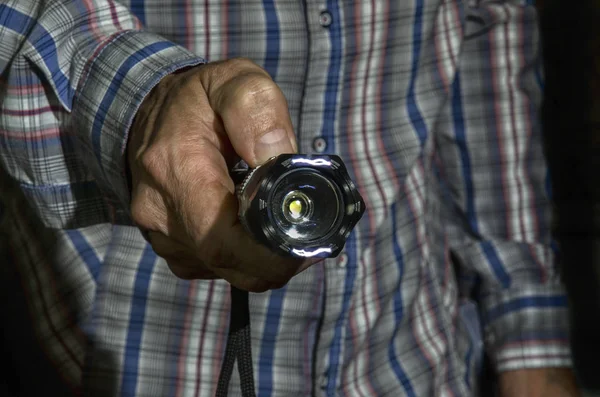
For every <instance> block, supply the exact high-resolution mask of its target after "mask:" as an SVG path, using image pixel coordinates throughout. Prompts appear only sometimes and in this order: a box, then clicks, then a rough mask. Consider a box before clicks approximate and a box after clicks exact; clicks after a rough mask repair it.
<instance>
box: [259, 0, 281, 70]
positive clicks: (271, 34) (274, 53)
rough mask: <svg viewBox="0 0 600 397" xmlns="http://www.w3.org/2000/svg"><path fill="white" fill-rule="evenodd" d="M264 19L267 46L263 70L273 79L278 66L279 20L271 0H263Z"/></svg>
mask: <svg viewBox="0 0 600 397" xmlns="http://www.w3.org/2000/svg"><path fill="white" fill-rule="evenodd" d="M263 7H264V11H265V20H266V22H265V23H266V24H267V26H266V35H267V37H266V41H267V48H266V54H265V63H264V67H265V70H266V71H267V72H268V73H269V74H270V75H271V77H272V78H273V79H275V78H276V76H277V68H278V67H279V52H280V49H279V46H280V43H279V20H278V18H277V11H276V10H275V4H274V2H273V0H263Z"/></svg>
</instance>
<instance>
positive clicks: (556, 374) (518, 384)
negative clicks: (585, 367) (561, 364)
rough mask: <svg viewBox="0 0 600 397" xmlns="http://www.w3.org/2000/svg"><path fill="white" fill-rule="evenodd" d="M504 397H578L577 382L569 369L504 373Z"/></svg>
mask: <svg viewBox="0 0 600 397" xmlns="http://www.w3.org/2000/svg"><path fill="white" fill-rule="evenodd" d="M499 387H500V396H502V397H576V396H580V393H579V391H578V387H577V382H576V380H575V376H574V374H573V372H572V371H571V369H569V368H534V369H518V370H511V371H506V372H502V373H500V375H499Z"/></svg>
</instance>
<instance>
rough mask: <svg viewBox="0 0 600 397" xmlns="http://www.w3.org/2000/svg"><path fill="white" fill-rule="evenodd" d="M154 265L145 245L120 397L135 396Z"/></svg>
mask: <svg viewBox="0 0 600 397" xmlns="http://www.w3.org/2000/svg"><path fill="white" fill-rule="evenodd" d="M155 263H156V254H155V253H154V251H152V248H151V247H150V245H146V248H145V249H144V252H143V253H142V258H141V260H140V263H139V268H138V271H137V274H136V277H135V282H134V286H133V297H132V298H131V311H130V313H131V315H130V317H129V327H128V328H127V340H126V342H125V355H124V356H125V359H124V362H123V378H122V379H121V395H122V396H135V395H136V389H137V378H138V371H139V362H140V349H141V343H142V335H143V332H144V327H145V325H146V323H145V317H146V301H147V299H148V288H149V287H150V280H151V278H152V272H153V270H154V265H155Z"/></svg>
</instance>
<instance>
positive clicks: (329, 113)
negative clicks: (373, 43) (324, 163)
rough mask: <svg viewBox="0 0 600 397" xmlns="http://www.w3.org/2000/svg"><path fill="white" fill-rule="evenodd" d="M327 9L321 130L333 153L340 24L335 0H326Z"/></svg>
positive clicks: (339, 54) (340, 48) (340, 63)
mask: <svg viewBox="0 0 600 397" xmlns="http://www.w3.org/2000/svg"><path fill="white" fill-rule="evenodd" d="M327 9H328V10H329V12H330V13H331V19H332V22H331V25H329V39H330V42H331V53H330V55H329V70H328V71H327V88H326V89H325V98H324V108H323V132H322V135H323V136H322V137H323V139H325V142H326V143H327V152H328V153H335V149H336V148H335V139H334V136H335V131H334V128H335V118H336V111H337V95H338V86H339V80H340V70H341V67H342V26H341V20H340V18H341V17H340V11H339V5H338V2H337V0H328V1H327Z"/></svg>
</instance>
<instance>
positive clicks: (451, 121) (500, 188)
mask: <svg viewBox="0 0 600 397" xmlns="http://www.w3.org/2000/svg"><path fill="white" fill-rule="evenodd" d="M467 12H468V13H470V14H471V15H467V17H466V21H467V22H466V24H465V26H464V28H465V31H464V35H465V36H464V37H465V41H464V43H463V46H462V50H461V55H460V57H459V59H458V62H459V64H458V65H457V72H456V75H455V76H454V78H453V80H452V82H451V84H450V85H449V98H448V101H447V106H446V107H445V109H444V111H443V112H442V113H443V116H442V117H441V119H440V122H439V124H438V126H439V130H438V132H439V134H438V135H437V147H438V149H439V150H438V153H439V155H440V157H439V160H440V170H441V171H440V172H441V173H442V181H443V182H444V184H447V185H446V187H447V189H446V190H447V193H448V195H449V197H450V200H449V202H450V203H451V206H452V209H451V212H452V214H453V215H452V219H453V221H452V222H448V229H449V231H450V233H449V235H450V236H451V249H452V254H453V256H454V257H455V258H456V262H457V265H458V278H459V285H460V286H461V293H462V294H463V295H465V296H466V295H469V296H472V297H475V299H476V301H477V303H478V305H479V309H480V316H481V322H482V329H483V334H484V342H485V347H486V350H487V353H488V354H489V356H490V358H491V360H492V362H493V363H494V365H495V368H496V370H498V371H505V370H512V369H520V368H536V367H538V368H542V367H564V366H570V365H571V356H570V348H569V341H568V335H567V332H568V329H567V325H568V320H567V300H566V294H565V290H564V287H563V284H562V282H561V279H560V275H559V273H558V266H557V256H556V253H555V250H554V249H553V241H552V237H551V205H550V191H549V186H548V184H547V180H548V175H547V164H546V160H545V157H544V152H543V145H542V135H541V134H542V131H541V125H540V120H539V119H540V107H541V100H542V80H541V74H540V69H539V65H540V53H539V47H540V46H539V39H540V37H539V33H538V23H537V22H538V21H537V13H536V10H535V8H534V7H533V6H527V5H520V4H517V2H516V1H511V2H508V1H507V2H486V1H482V2H480V5H479V6H478V7H477V8H472V9H470V10H468V11H467Z"/></svg>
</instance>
